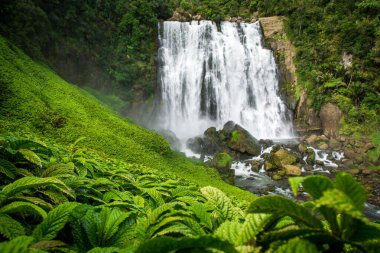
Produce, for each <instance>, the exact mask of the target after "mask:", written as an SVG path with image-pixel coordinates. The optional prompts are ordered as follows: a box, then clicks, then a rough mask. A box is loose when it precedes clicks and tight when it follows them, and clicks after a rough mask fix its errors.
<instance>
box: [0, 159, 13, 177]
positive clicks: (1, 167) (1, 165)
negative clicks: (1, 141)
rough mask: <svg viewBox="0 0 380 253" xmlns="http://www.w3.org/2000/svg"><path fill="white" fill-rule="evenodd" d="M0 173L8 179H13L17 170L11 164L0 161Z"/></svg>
mask: <svg viewBox="0 0 380 253" xmlns="http://www.w3.org/2000/svg"><path fill="white" fill-rule="evenodd" d="M0 173H2V174H4V175H5V176H7V177H9V178H10V179H15V177H16V173H17V168H16V167H15V166H14V165H13V163H11V162H9V161H7V160H3V159H0Z"/></svg>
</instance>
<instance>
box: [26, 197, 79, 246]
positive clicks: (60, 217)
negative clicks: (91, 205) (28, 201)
mask: <svg viewBox="0 0 380 253" xmlns="http://www.w3.org/2000/svg"><path fill="white" fill-rule="evenodd" d="M78 205H79V203H74V202H69V203H65V204H61V205H59V206H57V207H56V208H54V209H53V210H51V211H50V212H49V213H48V215H47V217H46V219H44V220H43V221H42V223H40V224H39V225H38V226H37V227H36V228H35V229H34V230H33V237H34V238H35V239H36V241H37V242H39V241H48V240H52V239H54V238H55V237H56V236H57V234H58V232H59V231H60V230H61V229H62V228H63V227H64V226H65V225H66V223H67V222H68V221H69V218H70V215H71V212H72V210H73V209H74V208H75V207H77V206H78Z"/></svg>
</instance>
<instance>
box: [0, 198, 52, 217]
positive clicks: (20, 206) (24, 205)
mask: <svg viewBox="0 0 380 253" xmlns="http://www.w3.org/2000/svg"><path fill="white" fill-rule="evenodd" d="M0 213H4V214H12V213H27V214H28V215H29V214H36V215H38V216H40V217H41V218H42V219H45V218H46V216H47V214H46V212H45V210H43V209H42V208H41V207H39V206H37V205H35V204H32V203H29V202H23V201H14V202H11V203H10V204H8V205H5V206H3V207H1V208H0Z"/></svg>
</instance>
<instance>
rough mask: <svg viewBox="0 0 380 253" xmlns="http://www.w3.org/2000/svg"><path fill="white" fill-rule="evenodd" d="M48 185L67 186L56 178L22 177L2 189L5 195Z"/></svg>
mask: <svg viewBox="0 0 380 253" xmlns="http://www.w3.org/2000/svg"><path fill="white" fill-rule="evenodd" d="M49 185H57V186H61V187H63V188H67V186H66V185H65V184H64V183H63V182H62V181H60V180H59V179H56V178H39V177H23V178H20V179H18V180H16V181H15V182H13V183H12V184H9V185H7V186H5V187H4V188H3V190H2V191H3V193H5V194H6V195H8V196H11V195H15V194H17V193H19V192H21V191H23V190H26V189H29V188H36V187H40V186H49Z"/></svg>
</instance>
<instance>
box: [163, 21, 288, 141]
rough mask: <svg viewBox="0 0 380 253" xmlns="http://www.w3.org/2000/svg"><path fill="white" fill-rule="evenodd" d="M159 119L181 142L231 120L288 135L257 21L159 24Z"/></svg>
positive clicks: (264, 134) (260, 133) (255, 130)
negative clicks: (218, 23)
mask: <svg viewBox="0 0 380 253" xmlns="http://www.w3.org/2000/svg"><path fill="white" fill-rule="evenodd" d="M159 31H160V33H159V49H158V83H159V89H160V113H159V117H158V118H159V122H158V125H159V127H160V128H162V129H167V130H170V131H172V132H174V133H175V134H176V135H177V136H178V138H179V139H180V140H181V141H182V142H185V141H186V140H187V139H188V138H191V137H194V136H196V135H200V134H202V133H203V132H204V131H205V130H206V129H207V128H208V127H211V126H215V127H217V128H220V127H222V126H223V124H224V123H226V122H227V121H229V120H232V121H234V122H236V123H238V124H240V125H241V126H243V127H244V128H246V129H247V130H248V131H249V132H250V133H251V134H252V135H253V136H255V137H256V138H271V139H273V138H289V137H292V136H293V132H292V129H293V126H292V123H291V122H292V120H291V115H290V113H289V111H288V110H287V108H286V106H285V104H284V102H283V101H282V100H281V98H280V96H279V92H278V77H277V69H276V68H277V67H276V63H275V60H274V57H273V53H272V51H270V50H269V49H266V48H265V47H264V45H263V41H262V40H263V37H262V33H261V28H260V24H259V23H258V22H256V23H241V24H238V23H230V22H222V23H221V24H220V29H219V31H218V27H217V26H216V25H215V24H214V23H212V22H211V21H199V22H198V21H193V22H191V23H180V22H163V23H161V24H159Z"/></svg>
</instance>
